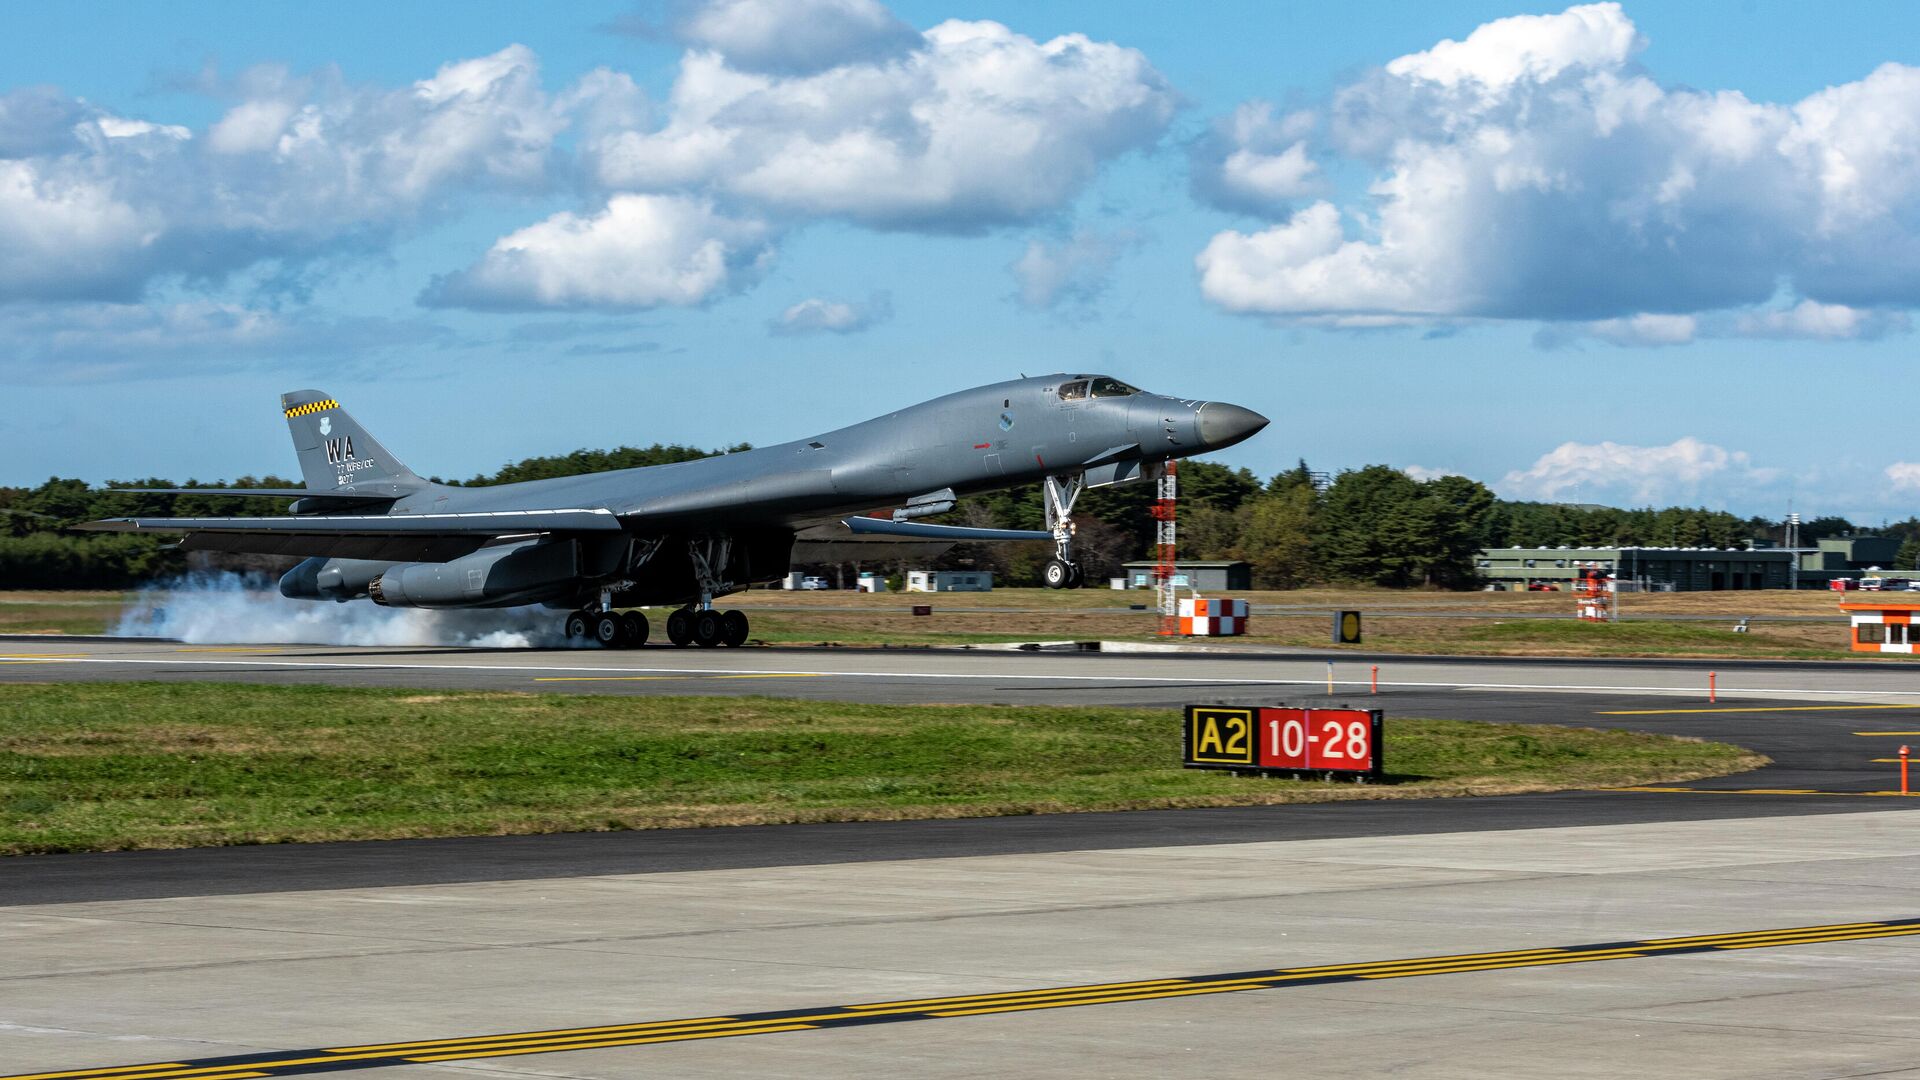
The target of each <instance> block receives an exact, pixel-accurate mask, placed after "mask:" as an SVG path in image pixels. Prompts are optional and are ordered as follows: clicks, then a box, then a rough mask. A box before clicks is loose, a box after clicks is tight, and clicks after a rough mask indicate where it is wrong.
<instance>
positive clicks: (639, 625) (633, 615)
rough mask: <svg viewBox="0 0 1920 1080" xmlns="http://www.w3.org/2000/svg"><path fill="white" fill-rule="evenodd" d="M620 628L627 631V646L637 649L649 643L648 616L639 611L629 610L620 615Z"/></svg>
mask: <svg viewBox="0 0 1920 1080" xmlns="http://www.w3.org/2000/svg"><path fill="white" fill-rule="evenodd" d="M620 629H621V630H622V631H624V633H625V638H626V640H625V642H624V644H625V645H626V647H627V648H629V649H637V648H639V647H640V646H642V645H645V644H646V643H647V630H648V629H649V627H648V626H647V617H646V616H645V615H642V614H640V613H639V612H637V611H629V612H627V613H626V614H624V615H622V616H620Z"/></svg>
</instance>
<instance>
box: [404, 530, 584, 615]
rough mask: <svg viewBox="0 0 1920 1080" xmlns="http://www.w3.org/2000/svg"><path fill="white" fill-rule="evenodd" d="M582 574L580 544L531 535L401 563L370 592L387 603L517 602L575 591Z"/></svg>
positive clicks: (462, 605) (438, 605)
mask: <svg viewBox="0 0 1920 1080" xmlns="http://www.w3.org/2000/svg"><path fill="white" fill-rule="evenodd" d="M579 575H580V549H579V545H578V544H577V543H575V542H574V541H572V540H544V541H543V540H529V541H525V542H523V543H518V544H502V545H501V546H499V547H490V548H482V549H480V550H479V551H476V552H474V553H473V554H471V555H463V556H461V557H460V558H458V559H454V560H453V561H451V562H444V563H398V564H396V565H393V566H390V567H388V568H387V569H386V570H385V571H384V572H383V573H381V574H380V575H379V576H378V577H375V578H374V579H373V580H372V581H370V582H368V584H367V595H368V596H369V597H371V598H372V599H373V602H374V603H376V604H380V605H383V606H385V607H417V608H465V607H512V606H514V605H516V604H533V603H538V602H540V601H542V600H546V599H549V598H552V597H555V596H558V595H562V594H571V593H572V592H573V591H574V590H575V589H576V588H577V578H578V577H579Z"/></svg>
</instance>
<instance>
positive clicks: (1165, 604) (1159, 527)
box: [1153, 461, 1180, 637]
mask: <svg viewBox="0 0 1920 1080" xmlns="http://www.w3.org/2000/svg"><path fill="white" fill-rule="evenodd" d="M1178 471H1179V470H1178V466H1177V464H1176V463H1175V462H1173V461H1168V462H1167V464H1166V467H1165V468H1163V469H1161V471H1160V478H1159V481H1158V483H1159V486H1160V490H1159V497H1158V498H1156V499H1154V501H1153V522H1154V545H1155V550H1154V559H1153V587H1154V589H1155V590H1156V591H1158V592H1159V594H1160V634H1161V636H1162V637H1177V636H1179V634H1180V597H1179V593H1178V591H1177V590H1176V589H1175V588H1174V586H1173V577H1174V564H1173V540H1174V527H1173V503H1174V499H1175V497H1176V496H1177V495H1178V494H1179V483H1178V481H1177V479H1176V474H1177V473H1178Z"/></svg>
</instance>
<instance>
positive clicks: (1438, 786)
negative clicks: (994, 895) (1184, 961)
mask: <svg viewBox="0 0 1920 1080" xmlns="http://www.w3.org/2000/svg"><path fill="white" fill-rule="evenodd" d="M1179 726H1180V725H1179V718H1178V714H1177V713H1176V712H1175V711H1173V710H1145V709H1125V708H1024V707H1021V708H1014V707H998V706H952V705H947V706H916V707H900V706H879V705H851V704H840V703H821V702H800V701H787V700H773V699H763V698H659V697H590V696H563V695H545V694H542V695H531V694H410V693H405V692H395V691H388V690H353V689H338V688H330V687H301V686H242V685H228V684H219V683H182V684H141V683H121V684H66V685H15V686H4V687H0V853H10V854H20V853H31V852H55V851H98V850H116V849H130V848H161V847H187V846H202V845H217V844H251V843H279V842H288V841H314V840H348V839H372V838H391V837H408V836H450V835H473V834H508V833H516V834H518V833H538V832H555V831H574V830H598V829H634V828H662V827H673V826H688V825H729V824H747V823H766V822H796V821H846V820H876V819H907V818H927V817H966V816H989V815H1003V814H1029V813H1049V812H1065V811H1084V810H1114V809H1134V808H1148V807H1178V806H1223V805H1240V804H1251V803H1272V802H1297V801H1325V800H1330V799H1337V798H1396V797H1416V796H1431V795H1445V794H1493V793H1502V792H1513V791H1530V790H1552V789H1557V788H1566V787H1595V786H1618V785H1629V784H1645V783H1656V782H1667V781H1675V780H1682V779H1691V778H1698V777H1702V776H1710V775H1722V774H1725V773H1729V772H1735V771H1739V770H1741V769H1745V768H1751V767H1754V766H1755V765H1758V764H1761V763H1763V762H1764V759H1762V758H1759V757H1757V756H1755V755H1752V754H1748V753H1746V752H1745V751H1742V750H1740V749H1738V748H1736V747H1731V746H1725V745H1720V744H1715V743H1705V742H1697V741H1692V740H1681V739H1672V738H1666V737H1661V736H1653V735H1645V734H1636V733H1626V732H1613V731H1592V730H1583V729H1568V728H1556V727H1545V726H1514V725H1493V724H1475V723H1466V722H1457V721H1439V720H1418V719H1402V718H1396V719H1390V720H1389V721H1388V724H1387V735H1386V740H1387V743H1386V745H1387V763H1388V766H1389V768H1390V769H1391V770H1392V771H1393V773H1394V777H1393V782H1392V783H1389V784H1386V785H1369V786H1359V785H1354V784H1350V783H1349V784H1329V783H1323V782H1306V781H1292V780H1266V779H1256V778H1242V777H1234V776H1230V775H1226V774H1222V773H1214V772H1201V771H1194V770H1187V769H1182V768H1180V767H1179V765H1178V763H1177V762H1178V757H1179V745H1180V736H1179Z"/></svg>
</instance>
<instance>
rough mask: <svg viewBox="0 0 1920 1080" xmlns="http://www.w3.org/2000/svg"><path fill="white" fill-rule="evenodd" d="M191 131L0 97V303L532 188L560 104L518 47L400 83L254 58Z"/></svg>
mask: <svg viewBox="0 0 1920 1080" xmlns="http://www.w3.org/2000/svg"><path fill="white" fill-rule="evenodd" d="M225 92H227V93H230V94H232V95H234V96H235V97H236V98H237V100H236V102H235V103H234V104H233V105H232V106H231V107H230V108H229V109H228V110H227V112H226V114H225V115H224V116H222V117H221V118H220V119H219V120H218V121H216V122H214V123H213V124H212V125H210V126H209V127H208V128H207V130H206V132H205V133H204V136H205V137H196V136H195V133H194V132H192V131H190V130H189V129H187V128H185V127H181V126H179V125H173V124H163V123H157V122H153V121H149V120H143V119H135V118H127V117H120V116H115V115H113V114H110V113H107V112H105V111H103V110H101V109H99V108H98V107H96V106H94V105H91V104H89V103H87V102H85V101H83V100H81V99H78V98H70V97H67V96H65V95H62V94H60V93H59V92H57V91H49V90H46V89H43V88H42V89H27V90H17V91H13V92H10V93H7V94H4V95H0V302H3V301H7V300H22V299H25V300H47V299H81V300H126V299H131V298H134V297H137V296H139V295H141V294H142V293H143V292H144V291H145V290H146V289H147V288H148V287H149V286H150V285H151V284H152V282H153V281H154V279H155V278H157V277H161V276H164V275H179V276H183V277H189V278H215V277H219V276H221V275H225V274H228V273H231V272H234V271H236V270H239V269H242V268H245V267H248V266H252V265H254V264H257V263H260V262H263V261H267V260H282V261H298V260H302V259H307V258H311V257H313V256H316V255H319V254H324V253H326V252H328V251H329V250H333V249H338V248H341V247H364V246H366V245H368V244H369V243H371V242H377V241H379V240H382V239H384V238H385V237H387V236H389V235H391V234H392V233H393V232H394V231H395V230H397V229H399V228H401V227H403V226H404V225H406V224H407V223H409V222H410V221H412V220H413V219H415V218H417V217H419V216H420V215H421V214H423V213H425V212H428V211H430V210H432V209H435V208H436V207H437V206H438V205H439V204H440V202H441V200H443V199H444V197H445V196H447V195H449V194H451V193H453V192H454V191H456V190H457V189H460V188H462V187H468V186H496V187H506V188H512V189H516V190H529V189H537V188H541V187H544V186H545V185H546V184H547V182H548V172H549V168H550V165H551V161H552V153H553V144H554V139H555V137H556V136H557V135H558V134H559V132H560V131H561V130H562V129H563V128H564V127H565V126H566V124H567V122H568V121H567V117H566V116H565V115H563V111H562V110H561V109H560V108H558V107H557V106H556V104H555V102H554V101H553V99H552V98H550V97H549V95H548V94H547V93H546V92H545V91H544V90H543V89H542V88H541V85H540V77H539V65H538V62H537V59H536V58H535V57H534V55H533V53H532V52H531V51H530V50H528V49H527V48H525V47H523V46H519V45H513V46H509V47H507V48H505V49H502V50H500V51H499V52H497V53H494V54H492V55H489V56H484V57H477V58H473V59H467V60H459V61H454V62H451V63H448V64H446V65H444V66H442V67H441V68H440V69H439V71H438V72H437V73H435V74H434V75H433V76H432V77H430V78H427V79H422V80H420V81H419V82H416V83H414V84H413V85H412V86H408V87H401V88H382V87H372V86H354V85H349V84H347V83H345V82H343V81H342V80H341V79H340V77H339V75H338V74H337V73H336V72H322V73H319V74H316V75H313V76H307V77H296V76H294V75H291V74H289V73H288V72H286V71H284V70H282V69H279V68H273V67H262V68H256V69H252V70H250V71H248V72H246V73H245V74H243V75H242V76H240V77H239V78H238V79H236V80H235V81H234V84H233V85H232V86H231V87H230V88H228V89H227V90H226V91H225Z"/></svg>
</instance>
